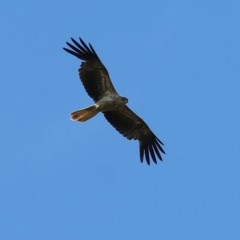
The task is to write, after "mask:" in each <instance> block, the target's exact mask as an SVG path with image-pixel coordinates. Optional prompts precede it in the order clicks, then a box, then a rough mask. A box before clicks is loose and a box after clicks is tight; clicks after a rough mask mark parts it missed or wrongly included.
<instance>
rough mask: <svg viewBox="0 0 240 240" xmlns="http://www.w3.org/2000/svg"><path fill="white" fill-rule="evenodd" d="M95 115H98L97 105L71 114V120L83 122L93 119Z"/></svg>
mask: <svg viewBox="0 0 240 240" xmlns="http://www.w3.org/2000/svg"><path fill="white" fill-rule="evenodd" d="M97 113H99V110H98V105H97V104H94V105H92V106H90V107H87V108H84V109H80V110H78V111H76V112H73V113H71V119H72V120H74V121H79V122H85V121H87V120H88V119H90V118H92V117H94V116H95V115H96V114H97Z"/></svg>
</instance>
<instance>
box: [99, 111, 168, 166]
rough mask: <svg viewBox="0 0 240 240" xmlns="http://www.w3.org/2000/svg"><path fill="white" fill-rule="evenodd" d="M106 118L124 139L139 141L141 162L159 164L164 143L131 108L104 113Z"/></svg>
mask: <svg viewBox="0 0 240 240" xmlns="http://www.w3.org/2000/svg"><path fill="white" fill-rule="evenodd" d="M104 116H105V118H106V119H107V120H108V122H109V123H110V124H111V125H112V126H113V127H114V128H115V129H116V130H117V131H118V132H119V133H121V134H122V135H123V136H124V137H126V138H127V139H129V140H130V139H135V140H139V147H140V160H141V162H143V159H144V157H145V159H146V161H147V164H148V165H149V164H150V159H151V158H152V160H153V161H154V162H155V163H157V157H158V158H159V159H160V160H162V156H161V153H165V152H164V150H163V148H162V145H163V143H162V142H161V141H160V140H159V139H158V138H157V137H156V136H155V134H154V133H153V132H152V131H151V129H150V128H149V127H148V125H147V124H146V123H145V122H144V121H143V120H142V119H141V118H140V117H139V116H137V115H136V114H135V113H134V112H133V111H132V110H131V109H130V108H128V107H127V106H125V107H124V108H123V109H122V111H109V112H104Z"/></svg>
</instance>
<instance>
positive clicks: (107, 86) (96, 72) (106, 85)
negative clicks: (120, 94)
mask: <svg viewBox="0 0 240 240" xmlns="http://www.w3.org/2000/svg"><path fill="white" fill-rule="evenodd" d="M71 40H72V42H73V44H72V43H68V42H67V43H66V44H67V45H68V47H69V48H63V49H64V50H65V51H67V52H68V53H70V54H72V55H74V56H75V57H77V58H79V59H81V60H82V61H83V62H82V64H81V67H80V68H79V69H78V72H79V77H80V79H81V81H82V83H83V86H84V88H85V89H86V91H87V93H88V95H89V96H90V97H91V98H93V100H94V101H95V102H96V101H98V100H99V99H100V98H101V96H102V95H103V94H104V93H105V92H106V91H109V92H112V93H117V92H116V90H115V88H114V86H113V84H112V82H111V79H110V77H109V74H108V71H107V69H106V68H105V66H104V65H103V64H102V62H101V60H100V59H99V57H98V55H97V53H96V52H95V50H94V49H93V47H92V45H91V44H89V46H88V45H87V44H86V43H85V42H84V41H83V40H82V39H81V38H79V40H80V42H77V41H76V40H75V39H73V38H71Z"/></svg>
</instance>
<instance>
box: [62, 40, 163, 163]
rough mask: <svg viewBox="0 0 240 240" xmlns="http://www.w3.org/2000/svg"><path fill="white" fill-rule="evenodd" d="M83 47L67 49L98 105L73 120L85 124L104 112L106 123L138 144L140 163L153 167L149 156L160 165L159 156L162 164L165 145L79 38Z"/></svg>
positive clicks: (70, 45)
mask: <svg viewBox="0 0 240 240" xmlns="http://www.w3.org/2000/svg"><path fill="white" fill-rule="evenodd" d="M79 40H80V43H78V42H77V41H76V40H74V39H73V38H72V41H73V43H74V45H73V44H70V43H68V42H67V45H68V46H69V47H70V49H68V48H64V50H65V51H67V52H68V53H70V54H72V55H74V56H76V57H77V58H79V59H81V60H82V61H83V62H82V64H81V67H80V68H79V76H80V79H81V80H82V83H83V85H84V87H85V89H86V91H87V93H88V95H89V96H90V97H91V98H93V100H94V101H95V104H94V105H92V106H90V107H87V108H85V109H81V110H78V111H76V112H73V113H72V114H71V117H72V119H73V120H76V121H80V122H84V121H87V120H88V119H90V118H92V117H94V116H95V115H96V114H97V113H99V112H102V113H103V114H104V116H105V118H106V119H107V121H108V122H109V123H110V124H111V125H112V126H113V127H114V128H115V129H116V130H117V131H119V132H120V133H121V134H122V135H123V136H125V137H126V138H127V139H129V140H130V139H134V140H139V142H140V159H141V161H143V159H144V157H145V158H146V161H147V163H148V164H150V156H151V158H152V160H153V161H154V162H155V163H157V158H156V156H157V157H158V158H159V159H160V160H162V157H161V154H160V152H162V153H164V150H163V148H162V146H161V145H163V143H162V142H161V141H160V140H159V139H158V138H157V137H156V136H155V135H154V133H153V132H152V131H151V130H150V128H149V127H148V126H147V124H146V123H145V122H144V121H143V120H142V119H141V118H140V117H138V116H137V115H136V114H135V113H134V112H133V111H132V110H131V109H129V108H128V107H127V106H126V104H127V103H128V99H127V98H125V97H122V96H120V95H119V94H118V93H117V91H116V90H115V88H114V86H113V84H112V82H111V80H110V77H109V74H108V72H107V69H106V68H105V66H104V65H103V64H102V62H101V61H100V59H99V57H98V56H97V54H96V52H95V50H94V49H93V47H92V46H91V44H89V46H88V45H87V44H86V43H85V42H84V41H83V40H82V39H81V38H79Z"/></svg>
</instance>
